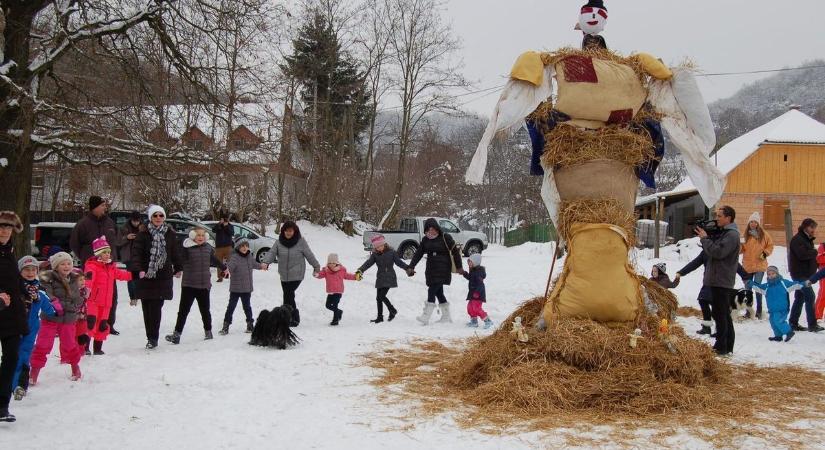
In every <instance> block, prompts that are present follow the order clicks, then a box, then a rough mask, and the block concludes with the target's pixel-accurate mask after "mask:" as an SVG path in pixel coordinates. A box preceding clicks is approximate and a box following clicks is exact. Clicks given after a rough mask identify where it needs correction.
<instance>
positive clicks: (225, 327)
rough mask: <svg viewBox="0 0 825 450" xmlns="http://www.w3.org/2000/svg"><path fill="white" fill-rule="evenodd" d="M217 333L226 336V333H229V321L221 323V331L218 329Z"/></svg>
mask: <svg viewBox="0 0 825 450" xmlns="http://www.w3.org/2000/svg"><path fill="white" fill-rule="evenodd" d="M218 334H220V335H221V336H226V335H227V334H229V322H224V323H223V327H222V328H221V331H218Z"/></svg>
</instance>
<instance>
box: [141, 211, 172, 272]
mask: <svg viewBox="0 0 825 450" xmlns="http://www.w3.org/2000/svg"><path fill="white" fill-rule="evenodd" d="M147 229H148V231H149V234H150V235H151V236H152V247H151V248H150V249H149V270H147V271H146V278H155V276H157V274H158V270H160V269H161V268H163V266H164V265H165V264H166V231H167V230H168V229H169V228H168V227H167V226H166V224H165V223H164V224H163V225H161V226H159V227H156V226H154V225H152V224H149V226H148V227H147Z"/></svg>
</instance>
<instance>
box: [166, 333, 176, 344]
mask: <svg viewBox="0 0 825 450" xmlns="http://www.w3.org/2000/svg"><path fill="white" fill-rule="evenodd" d="M164 339H166V342H171V343H173V344H180V333H178V332H177V331H175V332H173V333H172V334H167V335H166V337H165V338H164Z"/></svg>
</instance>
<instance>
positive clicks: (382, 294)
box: [355, 234, 409, 323]
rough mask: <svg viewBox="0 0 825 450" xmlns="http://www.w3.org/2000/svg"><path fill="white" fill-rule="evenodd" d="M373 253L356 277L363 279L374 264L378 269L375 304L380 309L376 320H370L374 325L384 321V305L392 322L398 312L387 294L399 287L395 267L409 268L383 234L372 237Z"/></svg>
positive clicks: (356, 272)
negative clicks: (364, 274)
mask: <svg viewBox="0 0 825 450" xmlns="http://www.w3.org/2000/svg"><path fill="white" fill-rule="evenodd" d="M371 243H372V253H370V257H369V258H368V259H367V260H366V262H364V264H362V265H361V267H359V268H358V270H356V271H355V275H356V277H358V279H361V277H362V276H363V273H364V272H366V271H367V270H368V269H369V268H370V267H372V266H373V264H374V265H375V266H376V267H378V273H377V274H376V275H375V289H376V290H377V293H376V296H375V304H376V306H377V308H378V315H377V316H376V317H375V320H370V322H372V323H381V322H383V321H384V305H386V306H387V311H388V312H389V313H390V315H389V317H388V318H387V320H389V321H390V322H392V319H395V315H396V314H398V310H396V309H395V307H394V306H393V305H392V303H390V299H389V298H387V293H389V291H390V289H392V288H396V287H398V277H396V276H395V267H393V266H394V265H395V266H398V267H400V268H402V269H403V270H407V269H408V268H409V266H408V265H407V264H406V263H405V262H404V261H403V260H402V259H401V257H400V256H399V255H398V252H396V251H395V249H394V248H392V247H390V246H389V245H387V240H386V239H385V238H384V236H383V235H381V234H376V235H375V236H373V237H372V240H371Z"/></svg>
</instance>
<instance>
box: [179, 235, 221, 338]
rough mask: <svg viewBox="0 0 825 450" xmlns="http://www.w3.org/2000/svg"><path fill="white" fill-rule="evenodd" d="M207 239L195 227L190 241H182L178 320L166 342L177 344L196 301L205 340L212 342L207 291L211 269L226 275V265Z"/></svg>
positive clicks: (209, 288) (210, 284) (209, 284)
mask: <svg viewBox="0 0 825 450" xmlns="http://www.w3.org/2000/svg"><path fill="white" fill-rule="evenodd" d="M206 238H207V234H206V229H204V228H195V229H193V230H191V231H189V238H187V239H186V240H185V241H183V251H182V254H183V280H181V283H180V285H181V288H180V306H179V307H178V321H177V322H176V323H175V330H174V331H173V332H172V334H168V335H166V341H167V342H171V343H173V344H179V343H180V335H181V334H183V327H184V326H186V318H187V317H189V311H190V310H191V309H192V304H193V303H195V301H197V302H198V310H199V311H200V313H201V320H202V321H203V333H204V340H209V339H212V313H211V312H210V311H209V306H210V301H209V291H210V290H211V289H212V281H211V278H212V272H211V271H210V267H211V266H215V267H217V268H218V272H220V273H222V274H225V273H226V266H225V265H224V263H223V261H221V260H219V259H218V258H217V257H216V256H215V249H214V248H212V246H211V245H209V244H208V243H207V242H206Z"/></svg>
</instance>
